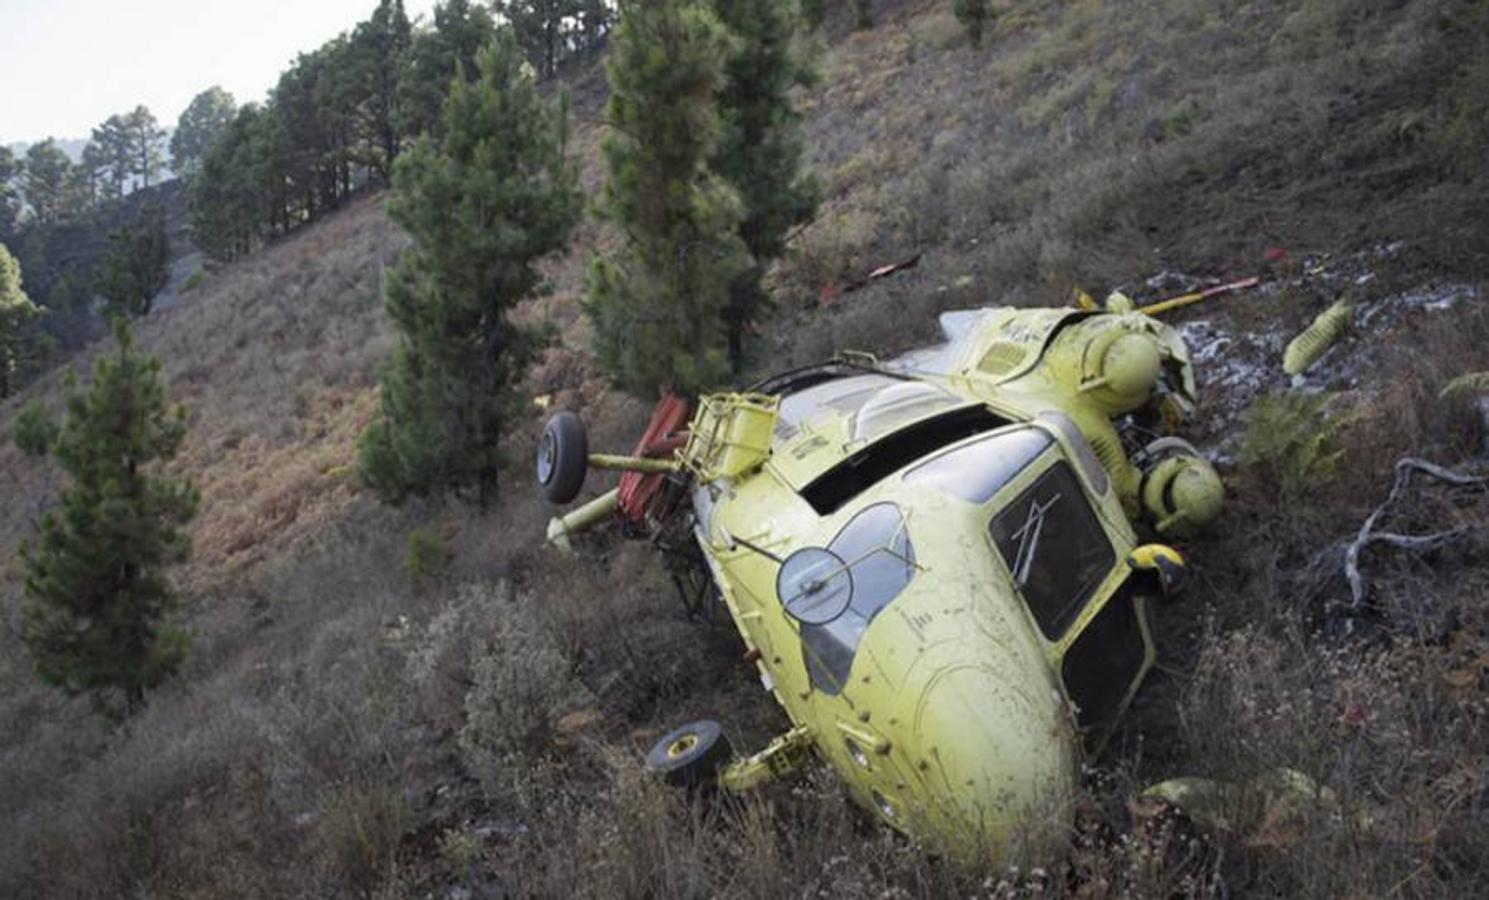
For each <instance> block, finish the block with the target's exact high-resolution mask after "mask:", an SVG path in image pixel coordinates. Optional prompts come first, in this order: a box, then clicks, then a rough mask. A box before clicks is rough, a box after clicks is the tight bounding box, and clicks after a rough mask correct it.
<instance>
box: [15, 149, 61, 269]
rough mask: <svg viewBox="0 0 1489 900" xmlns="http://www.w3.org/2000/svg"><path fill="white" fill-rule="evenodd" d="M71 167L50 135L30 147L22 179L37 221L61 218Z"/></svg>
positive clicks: (27, 199)
mask: <svg viewBox="0 0 1489 900" xmlns="http://www.w3.org/2000/svg"><path fill="white" fill-rule="evenodd" d="M71 170H72V162H71V160H69V159H68V158H67V154H66V153H63V152H62V149H61V148H60V147H58V146H57V142H56V141H54V140H52V139H51V138H47V139H46V140H44V141H42V142H40V143H38V144H32V145H31V146H30V147H29V148H27V150H26V168H25V174H24V176H23V178H22V183H23V184H24V185H25V193H26V202H27V203H28V204H30V206H31V212H32V213H34V214H35V216H36V221H37V223H39V224H41V225H55V224H57V223H58V222H59V221H61V220H62V213H63V212H64V210H65V209H66V201H67V181H68V175H69V173H70V172H71ZM32 274H35V272H34V271H33V273H32Z"/></svg>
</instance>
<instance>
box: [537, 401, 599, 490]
mask: <svg viewBox="0 0 1489 900" xmlns="http://www.w3.org/2000/svg"><path fill="white" fill-rule="evenodd" d="M588 469H589V437H588V435H587V434H586V433H585V430H584V423H583V422H581V421H580V420H579V417H578V416H576V415H574V414H573V413H571V412H561V413H558V414H557V415H555V416H554V417H553V418H551V419H549V420H548V424H547V425H546V426H544V428H543V437H542V439H541V440H539V441H538V484H540V485H542V487H543V496H545V497H547V498H548V502H550V503H568V502H569V501H570V500H573V499H574V498H575V497H577V496H579V491H580V490H582V489H583V488H584V475H585V472H586V471H587V470H588Z"/></svg>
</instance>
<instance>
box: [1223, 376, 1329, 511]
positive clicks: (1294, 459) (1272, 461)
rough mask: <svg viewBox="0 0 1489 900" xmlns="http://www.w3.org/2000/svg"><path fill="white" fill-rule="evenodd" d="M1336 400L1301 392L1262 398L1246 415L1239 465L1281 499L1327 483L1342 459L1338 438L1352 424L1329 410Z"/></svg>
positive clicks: (1299, 494)
mask: <svg viewBox="0 0 1489 900" xmlns="http://www.w3.org/2000/svg"><path fill="white" fill-rule="evenodd" d="M1333 399H1334V395H1333V394H1327V393H1324V394H1305V393H1302V392H1300V391H1288V392H1286V393H1280V394H1267V395H1264V396H1261V397H1258V398H1257V399H1256V400H1255V401H1254V402H1253V403H1252V404H1251V406H1249V407H1248V408H1247V409H1246V412H1245V413H1243V414H1242V421H1243V422H1244V424H1245V426H1246V434H1245V436H1244V437H1243V438H1242V441H1241V450H1240V454H1239V456H1238V457H1237V462H1239V463H1240V465H1241V467H1242V468H1243V469H1247V470H1249V471H1251V472H1253V473H1255V474H1257V475H1259V476H1261V477H1262V478H1264V479H1265V480H1267V481H1268V482H1270V483H1272V484H1274V485H1275V486H1276V487H1277V488H1278V489H1279V490H1280V491H1281V496H1282V498H1283V499H1293V498H1296V497H1301V496H1303V495H1305V494H1308V493H1311V492H1312V491H1314V490H1315V489H1316V488H1317V487H1319V486H1320V485H1321V484H1324V483H1326V482H1328V481H1329V480H1330V479H1331V478H1332V477H1333V474H1334V465H1335V463H1337V462H1338V461H1339V457H1340V455H1341V454H1342V453H1343V451H1342V450H1341V449H1340V448H1339V443H1338V437H1339V432H1340V429H1342V428H1343V427H1344V425H1345V423H1346V422H1347V421H1348V418H1347V417H1346V416H1344V415H1342V414H1340V413H1339V412H1338V411H1335V410H1331V409H1330V406H1331V404H1332V402H1333Z"/></svg>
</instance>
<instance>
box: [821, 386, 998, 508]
mask: <svg viewBox="0 0 1489 900" xmlns="http://www.w3.org/2000/svg"><path fill="white" fill-rule="evenodd" d="M1015 424H1019V423H1017V422H1014V421H1012V420H1010V419H1007V418H1005V417H1003V416H1001V415H999V414H998V413H996V412H994V411H993V410H992V409H990V408H989V407H988V406H987V405H985V404H982V403H969V404H968V405H966V406H962V407H958V408H956V409H952V410H949V411H947V412H943V413H941V414H939V415H933V416H929V417H927V418H924V419H921V420H919V421H916V422H912V423H910V424H908V425H906V426H904V427H903V428H900V429H899V430H897V431H892V432H890V433H889V434H886V435H884V436H882V437H880V438H879V439H878V440H876V441H874V442H873V443H870V444H869V445H867V446H865V447H863V448H862V449H860V450H858V451H856V452H854V453H853V454H851V455H850V456H848V457H847V458H846V459H844V460H842V461H841V462H839V463H837V464H836V465H834V466H833V467H832V468H830V469H828V470H827V471H826V472H823V473H822V474H821V475H818V476H817V477H816V478H815V479H813V480H812V481H811V482H809V483H808V484H806V485H804V486H803V487H802V488H801V489H800V491H798V493H799V494H800V495H801V498H802V499H803V500H805V501H806V502H807V504H808V505H810V506H811V507H812V509H813V510H814V511H815V512H816V513H817V515H819V516H829V515H832V514H833V513H835V512H837V511H838V510H840V509H842V508H843V507H844V506H847V505H848V504H849V503H850V502H852V500H853V499H854V498H855V497H857V496H858V495H860V494H862V493H863V492H864V491H866V490H868V489H869V488H871V487H873V486H874V485H876V484H878V483H879V482H881V481H884V480H885V479H887V478H889V477H890V476H892V475H894V474H895V473H896V472H899V471H901V470H903V469H904V468H906V467H907V466H909V465H911V464H913V463H915V462H917V461H919V460H922V459H925V458H926V457H928V456H930V455H932V454H934V453H936V452H937V451H938V450H942V449H944V448H946V447H949V446H951V445H952V444H956V443H959V442H961V441H963V440H966V439H967V438H969V437H973V436H974V435H978V434H983V433H986V432H989V431H996V430H998V429H999V428H1004V427H1007V426H1009V425H1015Z"/></svg>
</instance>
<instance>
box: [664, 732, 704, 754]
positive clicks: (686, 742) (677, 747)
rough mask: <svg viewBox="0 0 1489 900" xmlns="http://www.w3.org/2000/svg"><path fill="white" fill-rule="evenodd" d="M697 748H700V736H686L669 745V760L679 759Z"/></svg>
mask: <svg viewBox="0 0 1489 900" xmlns="http://www.w3.org/2000/svg"><path fill="white" fill-rule="evenodd" d="M696 746H698V735H696V734H685V735H683V736H682V737H680V738H678V739H677V740H675V741H673V742H672V743H670V744H668V745H667V758H668V759H677V758H678V757H679V756H684V755H686V754H687V753H688V752H690V751H691V750H692V749H693V748H694V747H696Z"/></svg>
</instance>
